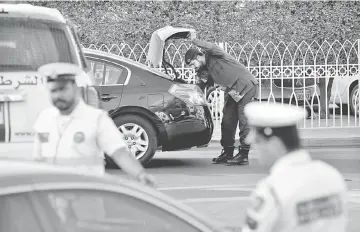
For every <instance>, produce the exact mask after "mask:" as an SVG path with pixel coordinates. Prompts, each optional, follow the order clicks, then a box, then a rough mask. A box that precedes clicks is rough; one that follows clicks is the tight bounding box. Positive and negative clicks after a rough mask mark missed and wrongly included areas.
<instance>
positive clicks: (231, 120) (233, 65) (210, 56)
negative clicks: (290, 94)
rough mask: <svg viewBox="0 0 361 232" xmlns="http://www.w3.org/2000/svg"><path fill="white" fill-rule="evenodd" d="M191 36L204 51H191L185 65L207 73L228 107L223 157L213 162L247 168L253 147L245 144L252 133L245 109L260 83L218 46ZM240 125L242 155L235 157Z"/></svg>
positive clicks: (224, 122)
mask: <svg viewBox="0 0 361 232" xmlns="http://www.w3.org/2000/svg"><path fill="white" fill-rule="evenodd" d="M195 37H196V35H195V33H190V39H191V41H192V43H193V44H194V45H196V46H198V47H200V48H201V49H203V50H204V53H202V52H199V50H198V49H196V48H190V49H189V50H188V51H187V52H186V55H185V62H186V64H187V65H189V66H190V67H193V68H194V69H195V70H196V71H198V70H207V71H208V72H209V74H210V76H211V77H212V79H213V81H214V82H215V83H216V84H219V85H221V86H222V87H224V89H225V104H224V108H223V119H222V124H221V133H222V138H221V145H222V147H223V150H222V152H221V155H220V156H218V157H217V158H214V159H213V162H214V163H217V164H218V163H227V164H229V165H235V164H248V153H249V150H250V144H247V143H246V142H245V138H246V137H247V135H248V133H249V127H248V123H247V118H246V117H245V115H244V107H245V106H246V105H247V104H248V103H249V102H251V101H252V100H253V98H254V96H255V95H256V91H257V85H258V81H257V80H256V79H255V77H254V76H253V75H252V74H251V73H250V72H249V71H248V70H247V68H246V67H244V66H243V65H242V64H240V63H239V62H238V61H237V60H235V59H234V58H233V57H232V56H231V55H229V54H228V53H226V52H225V51H224V50H223V49H221V48H220V47H218V46H217V45H216V44H213V43H209V42H204V41H200V40H198V39H196V38H195ZM237 124H239V130H240V132H239V140H240V146H239V148H238V150H239V152H238V154H237V155H236V156H234V157H233V152H234V148H235V147H234V142H235V134H236V130H237Z"/></svg>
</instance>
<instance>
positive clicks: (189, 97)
mask: <svg viewBox="0 0 361 232" xmlns="http://www.w3.org/2000/svg"><path fill="white" fill-rule="evenodd" d="M169 93H170V94H172V95H173V96H176V97H178V98H180V99H181V100H183V101H185V102H187V103H189V104H192V105H207V101H206V98H205V96H204V94H203V92H202V90H201V89H200V88H199V87H198V86H197V85H192V84H173V85H172V86H171V87H170V88H169Z"/></svg>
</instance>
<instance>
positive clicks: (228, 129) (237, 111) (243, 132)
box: [221, 85, 257, 151]
mask: <svg viewBox="0 0 361 232" xmlns="http://www.w3.org/2000/svg"><path fill="white" fill-rule="evenodd" d="M256 92H257V85H254V86H253V87H252V88H251V89H250V90H249V91H248V92H247V93H246V94H245V95H244V96H243V98H242V99H241V100H239V101H238V102H236V101H235V100H233V98H232V97H231V96H230V95H229V94H225V105H224V108H223V118H222V123H221V133H222V138H221V145H222V147H223V148H224V149H226V148H233V149H234V142H235V134H236V131H237V124H239V141H240V149H242V150H247V151H249V149H250V145H249V144H247V143H246V142H245V139H246V137H247V135H248V133H249V126H248V123H247V118H246V116H245V115H244V107H245V106H246V105H247V104H248V103H249V102H251V101H253V98H254V97H255V95H256Z"/></svg>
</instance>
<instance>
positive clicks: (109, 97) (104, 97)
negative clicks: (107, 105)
mask: <svg viewBox="0 0 361 232" xmlns="http://www.w3.org/2000/svg"><path fill="white" fill-rule="evenodd" d="M100 98H101V99H102V101H110V100H112V99H114V98H117V96H110V95H109V94H103V95H101V97H100Z"/></svg>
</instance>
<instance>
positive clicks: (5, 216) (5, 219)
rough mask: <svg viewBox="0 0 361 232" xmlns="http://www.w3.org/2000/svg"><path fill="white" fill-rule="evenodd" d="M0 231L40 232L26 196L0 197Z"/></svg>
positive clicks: (39, 226)
mask: <svg viewBox="0 0 361 232" xmlns="http://www.w3.org/2000/svg"><path fill="white" fill-rule="evenodd" d="M0 231H6V232H29V231H33V232H38V231H39V232H40V231H42V229H41V225H40V224H39V221H38V219H37V218H36V214H35V212H34V210H33V208H32V207H31V205H30V200H29V199H28V196H27V195H26V194H11V195H5V196H0Z"/></svg>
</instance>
